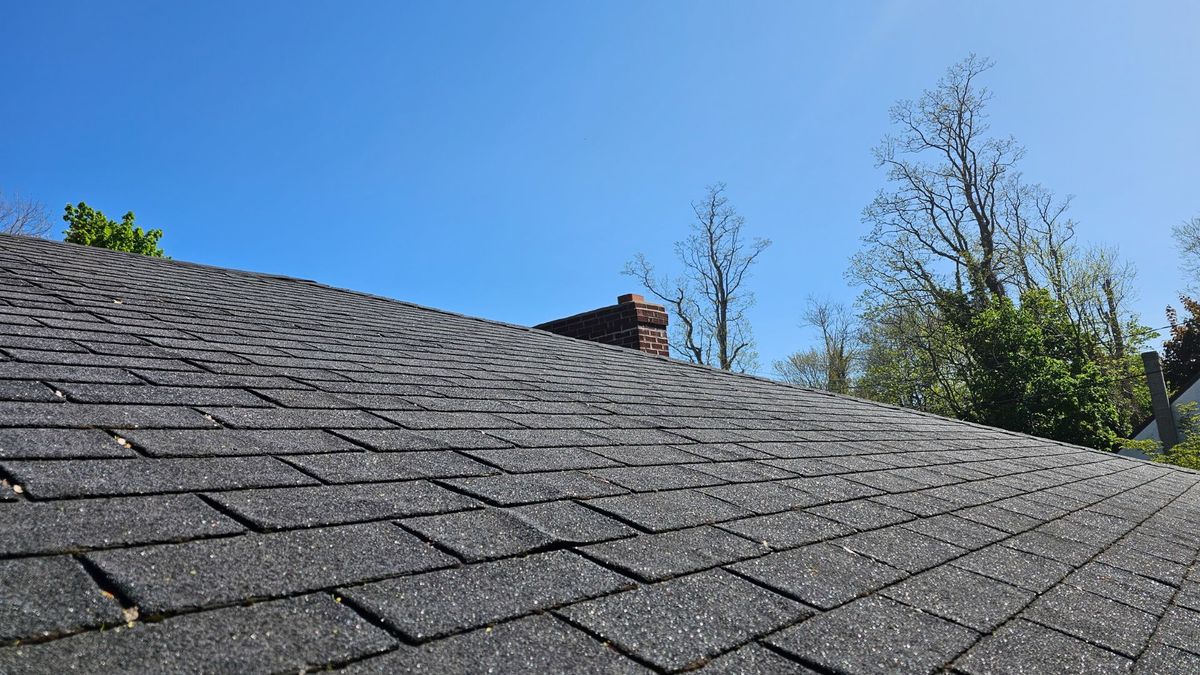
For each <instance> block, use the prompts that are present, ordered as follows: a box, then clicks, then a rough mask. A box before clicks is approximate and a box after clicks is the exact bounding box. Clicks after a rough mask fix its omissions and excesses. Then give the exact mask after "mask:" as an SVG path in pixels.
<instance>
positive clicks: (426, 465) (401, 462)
mask: <svg viewBox="0 0 1200 675" xmlns="http://www.w3.org/2000/svg"><path fill="white" fill-rule="evenodd" d="M287 461H288V463H290V464H294V465H296V466H298V467H300V468H301V469H303V470H304V471H305V472H307V473H310V474H312V475H314V476H316V477H318V478H320V479H321V480H323V481H328V482H330V483H366V482H372V481H393V480H408V479H412V478H458V477H462V476H489V475H492V474H495V473H499V472H498V471H497V470H496V469H493V468H492V467H490V466H487V465H485V464H480V463H479V462H476V461H475V460H473V459H469V458H467V457H464V456H462V455H460V454H458V453H457V452H454V451H452V450H430V451H427V452H387V453H376V452H339V453H335V454H321V455H293V456H291V457H288V459H287Z"/></svg>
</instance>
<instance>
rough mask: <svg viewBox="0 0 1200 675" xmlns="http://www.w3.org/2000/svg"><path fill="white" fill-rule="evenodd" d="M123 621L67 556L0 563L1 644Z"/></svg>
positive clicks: (113, 605) (115, 607)
mask: <svg viewBox="0 0 1200 675" xmlns="http://www.w3.org/2000/svg"><path fill="white" fill-rule="evenodd" d="M122 621H124V619H123V615H122V614H121V607H120V606H119V605H118V604H117V603H116V601H114V600H113V599H112V598H111V597H105V595H104V594H103V593H102V592H101V590H100V587H98V586H97V585H96V582H94V581H92V578H91V577H89V576H88V575H87V573H86V572H84V570H83V568H82V567H80V565H79V563H78V562H76V561H75V560H74V559H72V558H71V557H69V556H59V557H55V558H18V559H16V560H0V644H3V643H5V642H8V641H10V640H16V639H28V638H33V637H44V636H49V635H53V634H55V633H64V632H71V631H76V630H79V629H81V628H88V627H92V626H104V625H106V624H107V625H110V626H111V625H114V624H118V623H121V622H122Z"/></svg>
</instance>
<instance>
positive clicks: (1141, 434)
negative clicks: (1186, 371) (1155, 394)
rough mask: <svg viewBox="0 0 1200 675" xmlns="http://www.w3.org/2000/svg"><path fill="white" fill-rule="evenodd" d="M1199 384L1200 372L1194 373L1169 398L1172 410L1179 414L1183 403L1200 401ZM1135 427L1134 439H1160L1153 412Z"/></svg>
mask: <svg viewBox="0 0 1200 675" xmlns="http://www.w3.org/2000/svg"><path fill="white" fill-rule="evenodd" d="M1198 385H1200V372H1198V373H1196V374H1195V375H1192V377H1191V379H1189V380H1188V381H1187V384H1185V385H1183V386H1182V387H1180V388H1179V390H1178V391H1176V392H1175V393H1174V394H1171V398H1170V399H1169V400H1170V402H1171V410H1172V411H1175V414H1176V416H1178V414H1179V413H1178V410H1179V406H1180V405H1183V404H1184V403H1192V402H1196V401H1200V386H1198ZM1134 428H1135V429H1136V431H1134V433H1133V436H1132V438H1133V439H1134V440H1138V441H1140V440H1143V439H1146V438H1153V439H1154V440H1156V441H1157V440H1159V438H1158V427H1157V426H1156V424H1155V421H1154V415H1153V414H1151V415H1150V416H1149V417H1147V418H1146V419H1145V420H1143V421H1142V422H1141V423H1140V424H1138V425H1137V426H1136V427H1134Z"/></svg>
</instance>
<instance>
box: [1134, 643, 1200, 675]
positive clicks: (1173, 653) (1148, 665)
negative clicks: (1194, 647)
mask: <svg viewBox="0 0 1200 675" xmlns="http://www.w3.org/2000/svg"><path fill="white" fill-rule="evenodd" d="M1133 672H1134V673H1137V675H1195V673H1200V654H1196V653H1194V652H1188V651H1184V650H1182V649H1177V648H1175V647H1171V646H1169V645H1165V644H1162V643H1161V642H1159V643H1155V642H1152V643H1151V644H1150V646H1149V647H1147V648H1146V651H1144V652H1142V655H1141V656H1140V657H1138V660H1137V664H1136V665H1135V666H1134V669H1133Z"/></svg>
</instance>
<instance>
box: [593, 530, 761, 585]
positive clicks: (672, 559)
mask: <svg viewBox="0 0 1200 675" xmlns="http://www.w3.org/2000/svg"><path fill="white" fill-rule="evenodd" d="M579 550H580V552H582V553H585V554H587V555H588V556H590V557H592V558H595V559H597V560H600V561H603V562H604V563H605V564H606V565H608V566H610V567H615V568H617V569H619V570H621V571H622V572H625V573H627V574H631V575H633V576H635V577H637V578H638V579H641V580H643V581H660V580H662V579H667V578H670V577H675V576H679V575H682V574H687V573H690V572H696V571H699V570H703V569H707V568H710V567H716V566H718V565H725V564H728V563H733V562H737V561H739V560H745V559H746V558H753V557H755V556H759V555H762V554H763V553H765V552H766V551H767V549H766V548H765V547H763V546H760V545H758V544H755V543H754V542H752V541H749V540H747V539H745V538H743V537H739V536H737V535H735V534H731V533H728V532H723V531H721V530H718V529H716V528H714V527H711V526H707V525H706V526H702V527H695V528H691V529H687V530H676V531H674V532H666V533H663V534H654V535H646V536H641V537H630V538H627V539H621V540H618V541H610V542H605V543H602V544H595V545H593V546H587V547H584V548H581V549H579Z"/></svg>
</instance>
